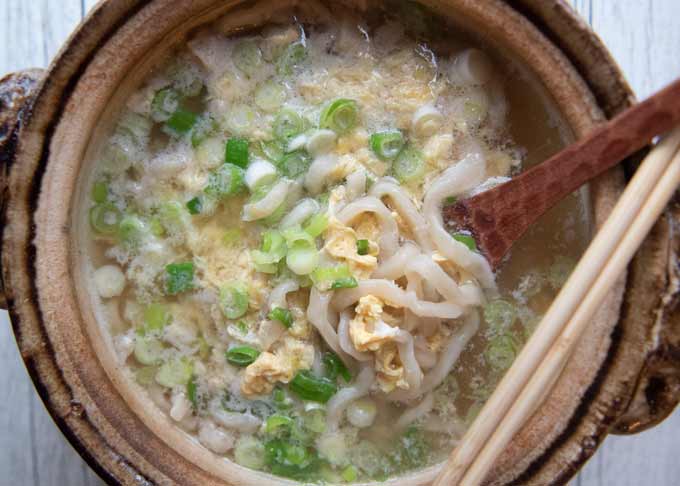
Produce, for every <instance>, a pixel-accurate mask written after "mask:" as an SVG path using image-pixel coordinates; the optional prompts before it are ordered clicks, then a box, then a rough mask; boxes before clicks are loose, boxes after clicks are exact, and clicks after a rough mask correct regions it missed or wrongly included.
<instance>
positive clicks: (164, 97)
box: [151, 88, 180, 123]
mask: <svg viewBox="0 0 680 486" xmlns="http://www.w3.org/2000/svg"><path fill="white" fill-rule="evenodd" d="M179 102H180V96H179V93H178V92H177V91H176V90H174V89H172V88H163V89H160V90H158V91H156V94H155V95H154V97H153V100H152V101H151V118H153V120H154V121H156V122H159V123H161V122H165V121H168V120H169V119H170V118H171V117H172V115H173V114H174V113H175V112H176V111H177V109H178V108H179Z"/></svg>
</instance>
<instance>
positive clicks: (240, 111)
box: [225, 103, 257, 134]
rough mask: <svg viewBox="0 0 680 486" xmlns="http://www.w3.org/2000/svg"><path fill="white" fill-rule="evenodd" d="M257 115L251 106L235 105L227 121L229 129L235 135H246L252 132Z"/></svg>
mask: <svg viewBox="0 0 680 486" xmlns="http://www.w3.org/2000/svg"><path fill="white" fill-rule="evenodd" d="M256 117H257V113H255V110H253V109H252V108H251V107H250V106H248V105H246V104H243V103H240V104H237V105H233V106H232V107H231V110H229V113H228V114H227V118H226V120H225V122H226V124H227V127H228V128H229V130H231V131H232V132H233V133H236V134H246V133H247V132H249V131H250V130H251V127H252V124H253V122H254V121H255V118H256Z"/></svg>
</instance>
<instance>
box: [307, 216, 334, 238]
mask: <svg viewBox="0 0 680 486" xmlns="http://www.w3.org/2000/svg"><path fill="white" fill-rule="evenodd" d="M327 227H328V215H327V214H326V213H317V214H315V215H314V216H312V217H311V218H309V220H308V221H307V222H306V223H305V232H306V233H308V234H309V235H311V236H312V237H314V238H316V237H317V236H319V235H320V234H321V233H323V232H324V231H326V228H327Z"/></svg>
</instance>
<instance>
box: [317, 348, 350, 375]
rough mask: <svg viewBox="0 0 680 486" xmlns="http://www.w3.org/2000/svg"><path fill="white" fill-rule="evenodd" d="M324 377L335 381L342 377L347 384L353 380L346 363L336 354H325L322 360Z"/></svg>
mask: <svg viewBox="0 0 680 486" xmlns="http://www.w3.org/2000/svg"><path fill="white" fill-rule="evenodd" d="M322 363H323V370H324V375H325V376H326V378H328V379H329V380H335V379H336V378H337V377H338V376H341V377H342V379H343V380H345V382H347V383H349V382H350V381H351V380H352V373H350V371H349V370H348V369H347V366H345V363H343V362H342V360H341V359H340V358H339V357H338V355H337V354H335V353H331V352H328V353H325V354H324V355H323V358H322Z"/></svg>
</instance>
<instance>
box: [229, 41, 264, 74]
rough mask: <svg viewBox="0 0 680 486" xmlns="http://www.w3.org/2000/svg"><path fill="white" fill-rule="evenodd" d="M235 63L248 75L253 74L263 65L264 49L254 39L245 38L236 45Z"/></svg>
mask: <svg viewBox="0 0 680 486" xmlns="http://www.w3.org/2000/svg"><path fill="white" fill-rule="evenodd" d="M232 59H233V61H234V65H235V66H236V67H237V68H239V69H240V70H241V71H242V72H243V73H245V74H246V75H247V76H248V77H251V76H253V75H254V74H255V73H256V72H257V71H258V70H259V69H260V68H261V67H262V65H263V60H262V51H261V50H260V48H259V47H258V45H257V43H255V41H253V40H244V41H241V42H239V43H238V44H236V45H235V46H234V51H233V53H232Z"/></svg>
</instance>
